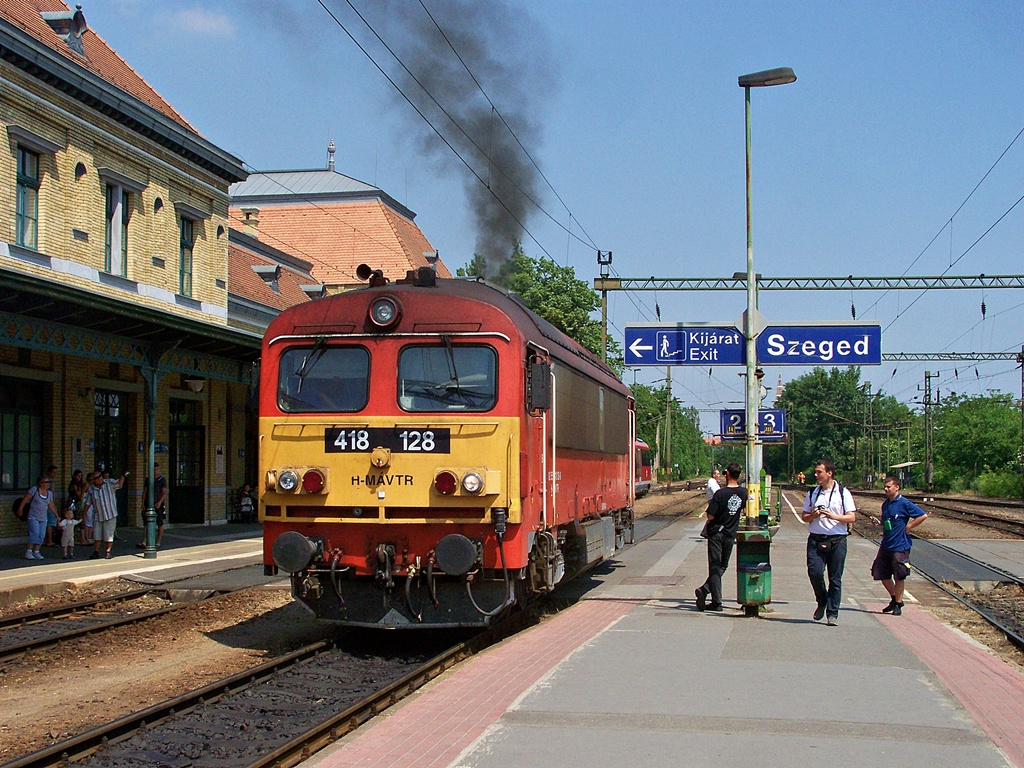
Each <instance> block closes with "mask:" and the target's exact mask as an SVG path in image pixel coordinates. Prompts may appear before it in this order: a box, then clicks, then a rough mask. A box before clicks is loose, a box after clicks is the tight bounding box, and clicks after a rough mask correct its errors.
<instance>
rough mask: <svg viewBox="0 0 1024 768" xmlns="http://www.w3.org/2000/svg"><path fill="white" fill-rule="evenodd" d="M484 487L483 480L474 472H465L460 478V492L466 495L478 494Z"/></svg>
mask: <svg viewBox="0 0 1024 768" xmlns="http://www.w3.org/2000/svg"><path fill="white" fill-rule="evenodd" d="M483 487H484V479H483V478H482V477H480V475H478V474H477V473H476V472H467V473H466V474H465V475H463V477H462V490H464V491H465V492H466V493H480V491H481V489H482V488H483Z"/></svg>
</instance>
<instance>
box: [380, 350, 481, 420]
mask: <svg viewBox="0 0 1024 768" xmlns="http://www.w3.org/2000/svg"><path fill="white" fill-rule="evenodd" d="M497 368H498V356H497V354H496V353H495V351H494V349H493V348H491V347H488V346H483V345H469V344H450V343H447V344H439V345H437V346H419V345H418V346H409V347H405V348H404V349H403V350H402V351H401V353H400V354H399V357H398V405H399V406H400V407H401V408H402V410H403V411H412V412H424V411H431V412H436V411H489V410H490V409H491V408H493V407H494V404H495V403H496V402H497V400H498V389H497Z"/></svg>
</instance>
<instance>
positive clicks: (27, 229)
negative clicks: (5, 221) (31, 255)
mask: <svg viewBox="0 0 1024 768" xmlns="http://www.w3.org/2000/svg"><path fill="white" fill-rule="evenodd" d="M14 242H15V243H17V244H18V245H20V246H22V247H23V248H31V249H32V250H36V249H38V247H39V155H37V154H36V153H35V152H29V151H28V150H27V149H25V148H24V147H22V146H20V145H19V146H18V190H17V201H16V210H15V239H14Z"/></svg>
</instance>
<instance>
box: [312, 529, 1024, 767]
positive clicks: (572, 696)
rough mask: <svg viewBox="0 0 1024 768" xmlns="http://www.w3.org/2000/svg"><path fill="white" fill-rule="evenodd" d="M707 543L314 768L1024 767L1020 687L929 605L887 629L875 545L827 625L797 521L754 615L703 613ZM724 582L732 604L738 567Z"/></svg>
mask: <svg viewBox="0 0 1024 768" xmlns="http://www.w3.org/2000/svg"><path fill="white" fill-rule="evenodd" d="M699 530H700V523H699V522H698V521H697V520H694V519H692V518H687V519H681V520H679V521H678V522H676V523H674V524H672V525H670V526H668V527H667V528H665V529H664V530H662V531H661V532H659V533H658V534H656V535H654V536H653V537H651V538H650V539H648V540H646V541H644V542H641V543H640V544H638V545H637V546H636V547H634V548H632V549H629V550H626V551H625V552H623V553H621V555H620V556H619V557H618V559H617V560H616V561H614V562H612V563H609V564H606V565H604V566H602V567H601V568H600V569H599V570H598V571H597V572H596V573H592V574H591V575H590V576H589V577H588V578H586V579H583V580H579V583H580V584H584V585H585V586H583V587H582V589H583V590H584V591H585V594H584V595H583V599H582V600H581V602H579V603H577V604H576V605H574V606H573V607H571V608H569V609H567V610H565V611H563V612H562V613H560V614H558V615H557V616H555V617H553V618H551V619H549V620H546V621H544V622H543V623H541V624H540V625H538V626H536V627H534V628H532V629H529V630H527V631H525V632H522V633H520V634H519V635H517V636H516V637H514V638H510V639H509V640H507V641H505V642H504V643H502V644H500V645H497V646H495V647H493V648H491V649H488V650H487V651H485V652H484V653H482V654H480V655H478V656H476V657H474V658H473V659H470V660H468V661H467V662H466V663H464V664H463V665H461V666H460V667H458V668H457V669H456V670H454V671H453V672H451V673H449V674H448V675H446V676H444V677H442V678H440V679H439V680H438V681H436V682H435V683H433V684H431V685H430V686H428V687H427V688H425V689H424V690H423V691H421V692H420V693H418V694H416V695H414V696H412V697H410V698H409V699H407V700H405V701H404V702H402V703H401V704H399V706H398V707H396V708H394V709H393V710H390V711H389V712H387V713H385V714H384V715H381V716H379V717H378V718H376V719H375V720H374V721H371V722H370V723H368V724H367V725H366V726H364V727H363V728H361V729H359V730H358V731H356V732H354V733H353V734H350V735H348V736H346V737H345V738H344V739H343V740H342V741H340V742H338V743H337V744H335V745H333V746H332V747H330V748H328V749H325V750H323V751H321V752H320V753H319V754H317V755H315V756H313V757H312V758H310V759H309V760H308V761H306V762H305V763H303V765H304V766H305V768H314V767H315V768H340V767H341V766H345V767H346V768H348V767H349V766H402V767H403V768H413V767H426V766H435V767H440V766H452V767H458V768H469V767H471V766H472V767H473V768H492V767H493V768H499V767H500V768H517V767H520V766H521V767H523V768H526V767H527V766H531V767H532V766H539V765H549V766H586V767H587V768H604V767H605V766H607V767H609V768H610V767H611V766H638V767H639V766H645V767H646V766H655V767H657V766H666V768H668V766H672V768H677V766H688V767H690V766H709V767H710V766H714V767H715V768H720V766H750V767H751V768H754V767H756V768H773V767H776V766H777V767H778V768H794V766H800V765H805V764H813V765H825V766H879V767H880V768H881V767H883V766H884V767H886V768H888V767H889V766H892V765H896V764H902V765H922V766H928V768H941V767H942V766H950V767H951V768H952V767H953V766H957V767H960V766H967V765H969V766H973V767H975V768H988V767H989V766H992V767H995V766H1010V765H1012V766H1018V767H1021V768H1024V736H1022V730H1024V729H1021V728H1020V726H1019V724H1020V723H1021V722H1024V675H1022V674H1021V673H1020V672H1019V671H1017V670H1016V669H1014V668H1012V667H1010V666H1009V665H1007V664H1006V663H1004V662H1003V661H1001V660H999V659H998V658H996V657H995V656H993V655H992V654H991V653H990V652H988V651H987V649H985V648H983V647H980V646H979V645H977V644H976V643H974V642H973V641H972V640H970V639H969V638H967V637H966V636H965V635H963V634H962V633H960V632H958V631H956V630H954V629H951V628H950V627H948V626H946V625H944V624H942V623H941V622H939V621H938V620H936V619H935V618H934V617H933V616H932V615H931V614H930V613H928V612H927V611H926V610H924V609H923V608H921V607H918V606H916V605H910V604H908V606H907V607H906V608H905V610H904V614H903V616H900V617H893V616H888V615H883V614H881V613H880V610H881V608H882V606H883V605H884V604H885V603H886V601H887V595H886V594H885V591H884V589H883V588H882V587H881V586H880V585H878V584H876V583H875V582H873V581H871V577H870V573H869V568H870V563H871V560H872V559H873V557H874V554H875V547H874V545H872V544H871V543H870V542H868V541H865V540H863V539H859V538H856V537H851V538H850V539H849V555H848V559H847V565H846V576H845V578H844V600H843V610H842V611H841V613H840V616H839V626H836V627H828V626H826V625H825V624H824V623H818V622H814V621H813V620H812V618H811V614H812V612H813V610H814V602H813V596H812V592H811V588H810V585H809V583H808V581H807V576H806V566H805V562H806V561H805V557H806V556H805V541H806V532H805V528H804V526H803V525H802V524H801V523H799V522H797V521H795V519H794V518H793V517H789V518H788V519H786V520H785V521H784V522H783V526H782V529H781V530H780V531H779V533H778V535H777V536H776V537H775V540H774V542H773V544H772V548H771V558H772V577H773V602H772V604H771V605H770V606H768V607H767V609H766V610H763V612H762V614H761V616H760V617H759V618H744V617H743V616H742V612H741V611H740V609H739V607H738V606H736V605H735V604H734V603H733V604H732V605H729V604H728V603H727V605H729V607H728V609H727V610H726V611H725V612H724V613H718V614H716V613H710V612H708V613H700V612H698V611H697V610H696V608H695V605H694V595H693V592H694V589H695V587H696V586H698V585H700V584H701V583H702V582H703V580H704V578H705V575H706V568H707V563H706V555H705V547H704V542H703V540H702V539H700V538H699V536H698V532H699ZM725 584H726V595H727V596H728V595H730V594H732V595H735V594H736V592H735V590H736V586H735V585H736V571H735V557H734V562H733V564H732V565H731V566H730V569H729V571H728V573H727V574H726V579H725ZM574 586H576V588H581V587H579V586H578V585H574ZM908 588H909V589H908V591H909V592H910V593H914V592H915V591H919V592H923V591H925V590H927V589H930V588H931V587H930V585H928V584H927V583H925V582H923V581H922V580H920V579H916V580H914V579H912V580H911V582H909V583H908ZM908 600H913V597H910V598H908Z"/></svg>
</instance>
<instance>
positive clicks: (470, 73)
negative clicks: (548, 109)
mask: <svg viewBox="0 0 1024 768" xmlns="http://www.w3.org/2000/svg"><path fill="white" fill-rule="evenodd" d="M419 4H420V7H421V8H422V9H423V12H424V13H426V14H427V17H428V18H429V19H430V21H431V22H432V23H433V25H434V27H436V28H437V31H438V32H439V33H440V35H441V37H443V38H444V41H445V43H447V44H448V47H449V48H451V50H452V53H454V54H455V57H456V58H457V59H458V60H459V63H460V64H462V66H463V68H464V69H465V70H466V73H467V74H468V75H469V76H470V77H471V78H472V79H473V82H474V83H475V84H476V87H477V88H478V89H479V90H480V93H481V94H482V95H483V97H484V98H485V99H487V103H488V104H490V105H491V109H492V110H494V113H495V114H496V115H497V116H498V119H499V120H501V123H502V125H504V126H505V128H506V129H507V130H508V132H509V134H510V135H511V136H512V138H513V139H515V141H516V144H518V145H519V148H520V149H521V150H523V154H524V155H526V157H527V158H528V159H529V161H530V162H531V163H532V164H533V167H534V168H536V169H537V173H539V174H540V177H541V178H542V179H544V183H546V184H547V185H548V189H550V190H551V192H552V194H554V196H555V197H556V198H557V199H558V202H560V203H561V204H562V207H563V208H565V210H566V213H568V214H569V221H570V229H571V226H572V220H573V219H575V220H576V225H577V226H578V227H579V228H580V231H581V232H583V234H584V235H586V237H587V241H588V243H589V245H590V246H591V247H592V248H595V249H596V248H597V243H595V242H594V239H593V238H592V237H591V236H590V234H589V233H588V232H587V231H586V229H584V227H583V225H582V224H580V222H579V219H577V218H576V217H575V216H573V213H572V211H571V210H570V209H569V206H568V204H566V202H565V201H564V200H563V199H562V196H561V195H559V194H558V190H556V189H555V187H554V185H553V184H552V183H551V181H550V180H549V179H548V177H547V176H545V175H544V171H542V170H541V167H540V166H539V165H538V164H537V161H536V160H534V159H533V155H531V154H530V151H529V150H528V149H527V148H526V147H525V146H523V143H522V142H521V141H520V140H519V137H518V136H517V135H516V132H515V131H514V130H512V126H511V125H509V124H508V121H506V120H505V117H504V115H502V114H501V111H500V110H499V109H498V108H497V106H495V104H494V101H493V100H492V99H491V97H490V96H488V95H487V91H485V90H484V87H483V86H482V85H481V84H480V81H479V80H477V77H476V75H474V74H473V70H471V69H470V68H469V65H468V64H466V61H465V60H464V59H463V58H462V54H460V53H459V51H458V50H457V49H456V48H455V45H454V44H453V43H452V41H451V39H449V37H448V35H447V34H446V33H445V31H444V30H443V29H441V25H440V24H438V23H437V19H435V18H434V15H433V14H432V13H431V12H430V10H429V9H428V8H427V6H426V5H424V3H423V0H419ZM567 231H568V230H567ZM568 234H569V236H570V237H572V236H573V235H572V232H571V231H569V232H568ZM577 239H578V238H577ZM580 242H583V241H582V240H580ZM584 244H587V243H584Z"/></svg>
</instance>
